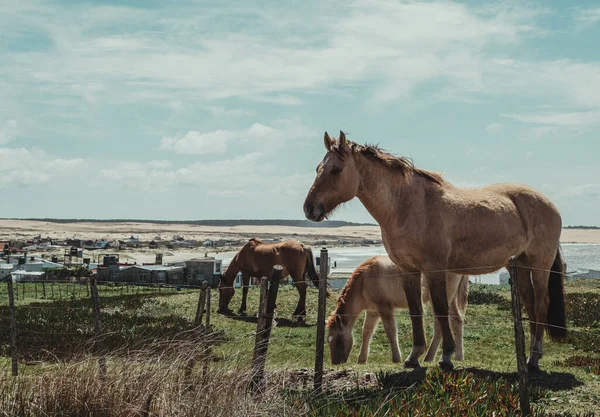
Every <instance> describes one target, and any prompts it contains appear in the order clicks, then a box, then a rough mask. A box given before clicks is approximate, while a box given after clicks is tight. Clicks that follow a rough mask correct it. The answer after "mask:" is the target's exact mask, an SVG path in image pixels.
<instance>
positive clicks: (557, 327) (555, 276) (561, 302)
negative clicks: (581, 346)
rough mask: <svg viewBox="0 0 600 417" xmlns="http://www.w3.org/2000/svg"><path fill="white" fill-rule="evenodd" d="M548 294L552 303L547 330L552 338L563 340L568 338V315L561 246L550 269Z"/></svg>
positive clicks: (549, 308) (549, 305) (550, 304)
mask: <svg viewBox="0 0 600 417" xmlns="http://www.w3.org/2000/svg"><path fill="white" fill-rule="evenodd" d="M548 295H549V296H550V303H549V304H548V317H547V320H546V332H547V333H548V335H549V336H550V339H552V340H555V341H563V340H565V339H566V338H567V315H566V312H565V271H564V266H563V261H562V256H561V254H560V248H558V250H557V251H556V257H555V258H554V263H553V264H552V268H551V270H550V278H549V280H548Z"/></svg>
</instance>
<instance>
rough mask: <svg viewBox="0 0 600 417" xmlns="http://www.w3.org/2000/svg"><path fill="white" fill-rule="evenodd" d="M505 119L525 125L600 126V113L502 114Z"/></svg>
mask: <svg viewBox="0 0 600 417" xmlns="http://www.w3.org/2000/svg"><path fill="white" fill-rule="evenodd" d="M502 116H504V117H508V118H511V119H515V120H518V121H520V122H524V123H532V124H543V125H554V126H567V127H589V126H594V125H600V111H587V112H571V113H537V114H512V113H507V114H502Z"/></svg>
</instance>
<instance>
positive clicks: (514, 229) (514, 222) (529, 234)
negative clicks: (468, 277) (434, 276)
mask: <svg viewBox="0 0 600 417" xmlns="http://www.w3.org/2000/svg"><path fill="white" fill-rule="evenodd" d="M445 198H446V201H447V202H448V204H447V207H446V216H445V232H446V235H447V236H450V237H451V238H450V239H449V241H450V242H451V245H452V246H451V248H450V251H451V252H450V265H449V267H450V268H467V267H472V266H473V265H472V264H473V263H474V262H476V263H477V264H479V265H490V268H489V269H490V270H489V271H488V270H484V269H485V268H484V269H481V270H477V271H475V270H473V271H470V272H469V273H476V274H478V273H486V272H491V270H492V269H494V268H499V267H500V266H501V265H503V264H504V263H505V262H506V253H512V254H516V255H518V254H520V253H522V252H526V251H527V250H528V249H529V248H531V247H532V246H538V245H539V242H542V241H547V242H552V244H557V243H558V239H559V238H560V231H561V226H562V223H561V217H560V214H559V212H558V210H557V208H556V206H555V205H554V204H553V203H552V202H551V201H550V200H549V199H548V198H547V197H546V196H544V195H543V194H542V193H541V192H539V191H537V190H535V189H533V188H531V187H529V186H526V185H522V184H514V183H506V184H493V185H488V186H484V187H478V188H450V189H449V190H448V191H447V193H446V196H445ZM496 265H498V266H496Z"/></svg>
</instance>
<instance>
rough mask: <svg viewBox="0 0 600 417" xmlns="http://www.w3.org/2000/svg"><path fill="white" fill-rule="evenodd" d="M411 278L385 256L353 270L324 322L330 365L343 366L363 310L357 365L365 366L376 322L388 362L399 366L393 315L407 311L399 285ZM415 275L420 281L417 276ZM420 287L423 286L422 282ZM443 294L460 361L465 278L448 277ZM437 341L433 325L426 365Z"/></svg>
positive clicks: (457, 276)
mask: <svg viewBox="0 0 600 417" xmlns="http://www.w3.org/2000/svg"><path fill="white" fill-rule="evenodd" d="M411 275H412V274H405V273H404V271H402V270H401V269H400V268H398V267H397V266H396V265H395V264H394V263H393V262H392V261H391V260H390V258H389V257H387V256H374V257H372V258H369V259H367V260H366V261H365V262H363V263H362V264H360V265H359V266H358V268H356V269H355V270H354V272H353V273H352V276H351V277H350V279H349V280H348V282H347V283H346V285H344V288H343V289H342V291H341V293H340V296H339V297H338V300H337V308H336V309H335V311H334V312H333V313H332V314H331V316H330V317H329V320H328V321H327V327H328V328H329V334H328V339H327V340H328V342H329V349H330V353H331V362H332V363H333V364H334V365H338V364H340V363H345V362H346V361H347V360H348V356H349V355H350V350H351V349H352V345H353V344H354V338H353V336H352V329H353V328H354V325H355V324H356V322H357V320H358V317H359V315H360V314H361V313H362V311H363V310H366V315H365V321H364V324H363V329H362V343H361V346H360V354H359V355H358V363H366V362H367V358H368V356H369V345H370V344H371V338H372V337H373V332H374V331H375V327H376V326H377V322H378V321H379V319H380V318H381V320H382V322H383V328H384V330H385V334H386V336H387V338H388V340H389V341H390V345H391V348H392V362H394V363H397V362H400V360H401V357H402V355H401V354H400V348H399V347H398V337H397V331H396V318H395V315H394V311H395V309H396V308H402V309H407V308H408V302H407V300H406V294H405V293H404V289H403V285H402V284H403V281H404V280H405V279H412V278H413V277H412V276H411ZM417 275H419V277H420V275H421V274H417ZM423 284H425V281H424V280H423ZM424 290H425V291H424V293H423V302H427V301H428V300H429V297H428V291H427V288H426V287H425V288H424ZM446 290H447V292H448V300H450V323H451V325H452V330H453V331H454V335H455V337H456V339H457V342H458V345H457V349H456V353H455V355H454V358H455V359H456V360H457V361H462V360H463V357H464V353H463V337H462V327H463V316H464V313H465V311H466V309H467V295H468V290H469V279H468V277H467V276H466V275H454V274H450V275H449V276H448V286H447V287H446ZM417 301H418V302H420V301H421V300H417ZM441 337H442V336H441V333H440V327H439V325H437V321H436V324H435V325H434V331H433V339H432V341H431V345H430V346H429V350H428V352H427V355H426V357H425V360H426V361H428V362H430V361H432V360H433V359H434V358H435V353H436V352H437V349H438V347H439V345H440V339H441Z"/></svg>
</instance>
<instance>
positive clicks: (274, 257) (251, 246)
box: [219, 239, 319, 316]
mask: <svg viewBox="0 0 600 417" xmlns="http://www.w3.org/2000/svg"><path fill="white" fill-rule="evenodd" d="M274 265H281V266H283V271H282V272H281V278H282V279H283V278H285V277H287V276H288V275H290V276H291V277H292V280H293V281H294V285H295V286H296V289H297V290H298V293H299V294H300V298H299V300H298V305H297V306H296V311H294V314H293V315H294V316H305V315H306V287H307V280H306V278H305V277H306V276H308V277H310V279H311V281H312V282H313V284H314V285H315V286H317V287H318V286H319V275H318V274H317V271H316V269H315V265H314V261H313V253H312V249H311V248H309V247H308V246H305V245H303V244H302V243H300V242H297V241H294V240H288V241H285V242H280V243H264V242H261V241H260V240H258V239H250V240H249V241H248V243H246V244H245V245H244V247H242V249H240V251H239V252H238V253H237V254H236V255H235V256H234V258H233V259H232V261H231V263H230V264H229V265H228V267H227V270H226V271H225V272H224V273H223V274H222V275H221V278H220V282H219V312H220V313H224V312H229V311H231V310H229V303H230V301H231V298H232V297H233V295H234V293H235V289H234V288H233V282H234V281H235V277H236V276H237V274H238V273H239V272H241V273H242V286H243V290H242V305H241V306H240V309H239V311H238V313H240V314H244V313H245V311H246V298H247V296H248V286H249V284H250V278H251V277H255V278H259V279H260V278H262V277H268V278H270V277H271V275H272V272H273V266H274Z"/></svg>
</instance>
